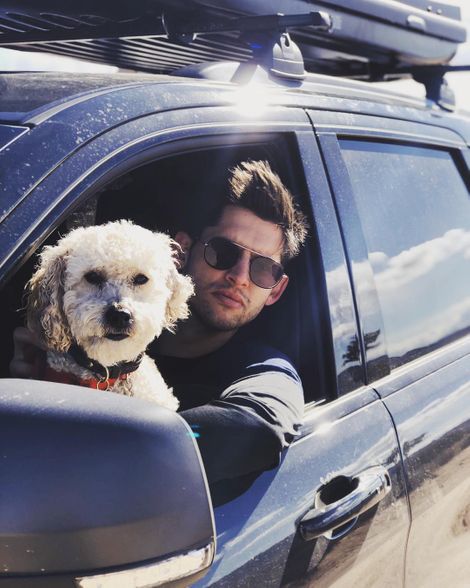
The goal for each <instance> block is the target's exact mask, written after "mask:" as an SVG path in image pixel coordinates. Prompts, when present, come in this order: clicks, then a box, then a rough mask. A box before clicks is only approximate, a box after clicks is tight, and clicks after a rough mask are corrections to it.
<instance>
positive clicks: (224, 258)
mask: <svg viewBox="0 0 470 588" xmlns="http://www.w3.org/2000/svg"><path fill="white" fill-rule="evenodd" d="M204 257H205V260H206V261H207V263H208V264H209V265H210V266H211V267H213V268H214V269H220V270H226V269H229V268H231V267H233V266H234V265H235V264H236V263H237V261H238V258H239V257H240V249H239V248H238V247H237V245H235V244H234V243H231V242H230V241H228V240H227V239H223V238H222V237H214V238H213V239H211V240H210V241H209V242H208V243H207V245H206V247H205V250H204Z"/></svg>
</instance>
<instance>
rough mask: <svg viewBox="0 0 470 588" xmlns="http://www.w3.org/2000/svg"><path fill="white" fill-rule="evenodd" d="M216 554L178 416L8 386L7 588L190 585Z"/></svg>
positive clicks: (3, 467) (3, 513) (4, 416)
mask: <svg viewBox="0 0 470 588" xmlns="http://www.w3.org/2000/svg"><path fill="white" fill-rule="evenodd" d="M214 550H215V532H214V520H213V513H212V506H211V503H210V498H209V493H208V488H207V482H206V478H205V474H204V471H203V468H202V462H201V458H200V455H199V451H198V448H197V445H196V443H195V441H194V438H193V435H192V433H191V430H190V428H189V426H188V425H187V424H186V423H185V421H184V420H183V419H182V418H181V417H180V416H178V415H177V414H176V413H173V412H171V411H168V410H166V409H163V408H160V407H158V406H156V405H153V404H150V403H147V402H144V401H140V400H137V399H133V398H126V397H123V396H118V395H116V394H112V393H107V392H100V391H96V392H95V391H92V390H87V389H85V388H82V389H79V388H77V387H76V386H68V385H62V384H52V383H49V382H37V381H32V380H13V379H10V380H8V379H6V380H0V562H1V564H2V565H1V566H0V586H3V585H5V584H4V583H2V582H5V581H6V582H7V584H6V585H8V586H11V587H12V588H13V587H16V586H18V587H20V586H28V588H34V586H47V587H48V588H53V587H56V586H78V587H81V588H97V587H98V586H100V587H102V588H107V587H112V588H116V587H117V586H126V588H138V587H139V588H143V587H144V586H146V587H148V586H160V585H169V584H172V583H173V582H175V583H176V584H178V583H179V582H181V583H182V585H186V586H187V585H188V584H190V583H192V582H194V581H196V580H197V579H198V578H200V577H202V576H203V575H204V573H205V572H206V571H207V570H208V568H209V566H210V564H211V563H212V560H213V557H214Z"/></svg>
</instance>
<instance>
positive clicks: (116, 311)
mask: <svg viewBox="0 0 470 588" xmlns="http://www.w3.org/2000/svg"><path fill="white" fill-rule="evenodd" d="M104 318H105V320H106V322H107V323H108V325H109V326H110V327H113V328H114V329H126V328H127V327H128V326H129V325H130V324H131V322H132V315H131V313H130V312H129V311H128V310H125V309H123V308H118V307H116V306H110V307H109V308H108V309H107V310H106V312H105V315H104Z"/></svg>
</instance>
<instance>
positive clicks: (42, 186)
mask: <svg viewBox="0 0 470 588" xmlns="http://www.w3.org/2000/svg"><path fill="white" fill-rule="evenodd" d="M72 114H73V113H72V112H67V113H66V116H67V117H69V118H70V117H71V116H72ZM195 120H197V124H195V122H194V121H195ZM259 143H263V144H267V145H271V144H274V143H275V144H276V145H278V146H280V147H281V155H282V159H283V161H284V165H285V166H286V169H287V170H288V173H289V174H290V176H291V178H292V179H293V181H294V183H296V187H297V188H298V190H299V192H300V193H303V196H304V198H303V206H304V207H305V209H306V212H307V213H308V215H309V217H310V218H311V224H312V230H311V238H310V241H309V245H308V246H307V248H306V250H305V251H304V253H303V255H302V256H301V257H300V258H299V260H298V261H296V265H295V268H294V269H293V272H294V273H293V276H292V280H291V281H292V283H293V284H295V283H297V287H293V288H290V290H291V292H292V293H293V295H292V296H291V298H286V300H287V303H286V306H281V307H280V309H279V311H277V314H272V315H269V319H270V322H271V325H272V326H274V331H275V332H276V334H277V337H278V340H279V343H280V345H283V344H286V342H289V341H290V340H291V339H292V338H294V339H295V340H296V342H295V345H294V346H295V347H296V349H297V351H296V352H297V353H298V354H299V357H300V362H301V363H302V366H301V367H302V372H301V373H302V374H305V377H304V379H303V383H304V388H305V396H306V401H307V406H306V416H305V423H304V426H303V427H302V430H301V431H300V434H299V435H298V438H297V439H296V440H295V442H294V443H293V444H292V446H291V447H290V448H289V449H288V450H287V451H286V452H285V453H284V455H283V458H282V460H281V464H280V465H279V466H278V467H276V468H275V469H273V470H270V471H267V472H264V473H263V474H261V475H259V476H258V477H257V478H256V479H254V480H251V481H250V483H249V484H248V485H247V486H246V487H244V488H242V489H241V490H240V489H239V490H236V489H235V492H233V493H232V495H225V496H222V497H221V496H218V495H217V494H216V493H215V492H213V500H214V507H215V524H216V529H217V554H216V558H215V561H214V564H213V566H212V568H211V570H210V572H209V573H208V575H207V576H206V577H205V578H204V579H203V580H201V582H200V584H199V585H202V586H253V585H254V584H256V583H260V584H262V585H264V586H280V585H283V586H284V585H285V586H297V585H298V586H308V585H315V586H331V585H333V584H335V585H338V586H351V585H357V584H358V583H359V582H362V581H364V582H365V583H367V584H368V585H371V586H373V585H376V586H387V585H389V586H394V587H395V586H398V585H401V583H402V578H403V573H404V561H405V545H406V538H407V534H408V530H409V524H410V521H409V512H408V504H407V498H406V492H405V478H404V472H403V469H402V463H401V455H400V451H399V447H398V442H397V438H396V434H395V430H394V426H393V422H392V420H391V418H390V415H389V413H388V411H387V409H386V407H385V406H384V404H383V402H382V401H381V400H380V398H379V396H378V395H377V393H376V392H375V391H374V390H373V389H372V388H371V387H370V386H369V385H367V384H366V380H365V364H364V361H363V356H362V355H361V352H360V349H359V347H358V341H359V336H358V327H357V319H356V312H355V306H354V298H353V295H352V290H351V287H350V281H349V274H348V266H347V262H346V257H345V253H344V248H343V243H342V238H341V233H340V230H339V227H338V223H337V219H336V213H335V209H334V205H333V201H332V199H331V194H330V190H329V186H328V181H327V178H326V175H325V173H324V169H323V164H322V161H321V157H320V153H319V150H318V147H317V144H316V141H315V138H314V135H313V132H312V129H311V125H310V122H309V120H308V118H307V116H306V114H305V113H304V112H303V111H301V110H298V109H295V108H272V109H266V110H265V111H264V112H263V113H262V114H261V115H260V114H259V113H258V114H257V120H256V122H255V121H253V120H250V119H249V114H248V116H247V115H246V114H245V115H244V114H242V113H240V110H239V109H236V108H232V107H226V106H224V107H220V108H216V107H214V106H211V108H197V109H196V108H193V109H188V110H185V109H183V108H180V109H179V110H177V111H172V110H171V108H168V110H167V112H165V113H160V114H155V115H151V116H147V117H145V118H142V119H139V120H134V121H132V122H129V123H127V124H122V125H121V126H119V127H118V128H115V129H112V130H109V131H108V132H102V133H101V134H100V136H98V137H97V138H95V139H93V140H89V141H88V142H87V143H86V144H84V145H83V146H82V147H80V148H78V149H76V150H75V151H74V153H73V154H71V155H70V156H69V157H68V158H67V159H65V160H64V161H63V162H62V163H61V165H60V167H57V168H55V169H54V170H53V171H52V172H50V173H49V174H48V175H47V177H44V178H43V179H42V180H41V181H40V182H38V183H37V184H36V185H35V186H34V187H33V188H32V189H31V190H30V191H29V193H28V195H27V196H26V197H24V198H23V199H22V200H20V201H19V202H18V203H17V205H16V208H15V209H14V210H13V211H12V212H11V213H10V215H8V216H7V218H6V219H5V220H4V222H3V225H2V235H0V243H1V244H3V248H2V257H3V260H2V261H3V262H4V263H3V267H4V272H5V273H9V274H11V273H12V272H13V271H14V268H15V265H17V264H18V263H19V262H20V261H21V259H23V258H24V257H25V256H26V255H27V254H28V252H31V250H32V249H33V248H34V247H36V246H37V244H38V243H39V242H41V241H42V240H43V239H44V237H45V236H46V235H48V234H49V233H50V232H51V230H52V229H53V228H55V227H56V226H57V225H58V224H59V222H61V221H62V220H63V219H64V218H65V217H66V216H67V214H69V213H70V212H71V210H73V209H74V208H76V207H77V205H78V204H81V203H83V202H84V201H85V200H86V199H87V198H89V197H90V196H91V195H93V194H95V193H97V192H98V191H99V190H100V189H101V188H102V187H103V185H105V184H107V183H109V182H110V181H111V180H112V179H113V178H116V177H118V176H120V175H122V174H123V173H125V172H128V171H130V170H133V169H134V168H137V167H138V166H140V165H143V164H145V163H148V162H151V161H153V160H159V159H163V158H172V157H177V156H179V155H180V154H181V153H188V152H192V151H194V152H195V151H200V150H203V149H209V150H213V151H214V152H216V151H217V150H218V149H220V148H221V147H227V146H229V147H231V146H233V145H237V146H240V145H242V146H243V145H250V144H259ZM31 147H32V151H34V148H33V146H31ZM11 157H13V155H12V156H11ZM25 211H28V214H26V213H25ZM31 211H33V212H34V215H33V216H32V212H31ZM9 236H10V241H8V237H9ZM13 237H15V238H16V240H14V239H13ZM2 239H3V240H2ZM294 302H295V303H296V304H297V306H296V307H295V308H294V306H295V305H294V306H293V304H294ZM278 321H279V322H278ZM241 434H242V432H241ZM175 524H178V521H175Z"/></svg>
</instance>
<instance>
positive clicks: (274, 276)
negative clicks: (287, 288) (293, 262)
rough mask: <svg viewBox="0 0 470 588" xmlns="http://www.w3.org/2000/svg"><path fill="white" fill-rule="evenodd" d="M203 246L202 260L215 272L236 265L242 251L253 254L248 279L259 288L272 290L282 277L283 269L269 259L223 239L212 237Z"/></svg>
mask: <svg viewBox="0 0 470 588" xmlns="http://www.w3.org/2000/svg"><path fill="white" fill-rule="evenodd" d="M203 245H204V259H205V261H206V263H207V265H209V266H210V267H212V268H214V269H216V270H228V269H230V268H232V267H234V266H235V265H237V263H238V261H239V259H240V257H241V256H242V254H243V251H249V252H250V253H254V254H255V256H254V257H252V258H251V259H250V279H251V281H252V282H253V284H256V286H259V287H260V288H266V289H269V288H274V286H276V285H277V284H279V282H280V281H281V279H282V276H283V275H284V268H283V267H282V265H281V264H280V263H278V262H277V261H274V259H271V258H270V257H263V256H262V255H259V254H258V253H257V252H256V251H253V250H252V249H248V247H243V246H242V245H238V243H234V242H233V241H230V240H229V239H225V237H212V239H209V241H207V243H203Z"/></svg>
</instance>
